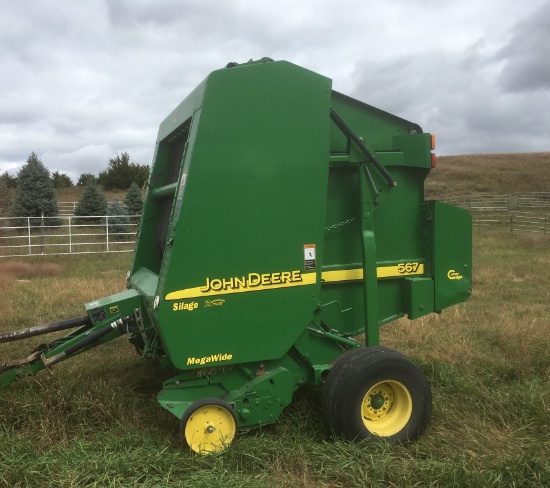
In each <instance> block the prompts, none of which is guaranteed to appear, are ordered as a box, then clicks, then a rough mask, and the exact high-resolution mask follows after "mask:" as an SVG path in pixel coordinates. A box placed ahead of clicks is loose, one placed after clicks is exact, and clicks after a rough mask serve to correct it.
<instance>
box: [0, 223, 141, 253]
mask: <svg viewBox="0 0 550 488" xmlns="http://www.w3.org/2000/svg"><path fill="white" fill-rule="evenodd" d="M138 221H139V215H103V216H97V217H96V216H93V217H92V216H88V217H80V216H79V217H76V216H61V217H2V218H0V258H3V257H9V256H14V257H15V256H34V255H44V254H49V255H52V254H90V253H111V252H131V251H133V249H134V243H135V240H136V234H137V230H138V223H137V222H138Z"/></svg>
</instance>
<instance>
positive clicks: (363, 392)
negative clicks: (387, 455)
mask: <svg viewBox="0 0 550 488" xmlns="http://www.w3.org/2000/svg"><path fill="white" fill-rule="evenodd" d="M323 412H324V415H325V419H326V420H327V422H328V425H329V427H330V429H331V430H332V432H333V433H334V434H335V435H336V436H337V437H343V438H344V439H347V440H350V441H354V440H358V439H366V438H382V439H384V440H386V441H387V442H389V443H391V444H400V443H403V442H407V441H412V440H416V439H418V437H419V436H420V435H421V434H422V433H423V432H424V431H425V429H426V427H427V425H428V422H429V420H430V417H431V412H432V394H431V390H430V386H429V384H428V381H427V379H426V377H425V376H424V374H423V373H422V371H420V369H419V368H418V367H417V366H416V365H415V364H414V363H413V362H412V361H411V360H410V359H409V358H407V357H406V356H404V355H403V354H401V353H399V352H397V351H394V350H393V349H390V348H387V347H379V346H378V347H365V348H361V349H355V350H353V351H350V352H347V353H345V354H343V355H342V356H341V357H340V358H339V359H338V360H337V362H336V364H335V365H334V366H333V367H332V369H331V370H330V372H329V374H328V376H327V380H326V382H325V386H324V388H323Z"/></svg>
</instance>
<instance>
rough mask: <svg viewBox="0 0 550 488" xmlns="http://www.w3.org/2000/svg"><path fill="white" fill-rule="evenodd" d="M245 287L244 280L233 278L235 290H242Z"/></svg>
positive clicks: (243, 278)
mask: <svg viewBox="0 0 550 488" xmlns="http://www.w3.org/2000/svg"><path fill="white" fill-rule="evenodd" d="M245 286H246V278H245V277H244V276H243V277H242V278H237V277H235V288H244V287H245Z"/></svg>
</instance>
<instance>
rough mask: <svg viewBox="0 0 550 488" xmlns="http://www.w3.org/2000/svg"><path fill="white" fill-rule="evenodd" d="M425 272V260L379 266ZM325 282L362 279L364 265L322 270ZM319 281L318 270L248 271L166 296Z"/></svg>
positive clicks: (384, 274)
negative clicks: (241, 274) (239, 275)
mask: <svg viewBox="0 0 550 488" xmlns="http://www.w3.org/2000/svg"><path fill="white" fill-rule="evenodd" d="M422 274H424V264H422V263H418V262H415V263H401V264H398V265H396V266H379V267H378V268H377V269H376V276H377V278H399V277H403V276H414V275H422ZM321 278H322V281H323V282H324V283H338V282H340V281H357V280H362V279H363V268H355V269H341V270H337V271H323V272H322V274H321ZM315 283H317V273H315V272H313V273H302V272H301V271H286V272H280V273H267V274H259V273H249V274H248V275H247V276H242V277H233V278H227V279H226V278H224V279H210V278H206V282H205V284H204V285H203V286H196V287H194V288H185V289H184V290H178V291H174V292H171V293H168V294H167V295H166V300H184V299H186V298H200V297H211V296H219V295H231V294H234V293H247V292H250V291H262V290H276V289H278V288H291V287H295V286H307V285H314V284H315Z"/></svg>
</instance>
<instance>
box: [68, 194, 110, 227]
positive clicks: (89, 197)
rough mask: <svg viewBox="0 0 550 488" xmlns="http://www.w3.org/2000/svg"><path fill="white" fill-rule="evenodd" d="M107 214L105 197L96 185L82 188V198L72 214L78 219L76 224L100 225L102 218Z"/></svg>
mask: <svg viewBox="0 0 550 488" xmlns="http://www.w3.org/2000/svg"><path fill="white" fill-rule="evenodd" d="M106 213H107V199H106V198H105V195H104V194H103V193H102V192H101V190H100V189H99V188H98V187H97V186H96V185H88V186H87V187H86V188H84V193H83V194H82V198H81V199H80V200H79V202H78V203H77V204H76V208H75V210H74V214H75V215H76V216H77V217H84V218H81V219H78V223H82V224H101V223H102V221H103V219H102V218H101V217H99V216H103V215H105V214H106Z"/></svg>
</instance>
